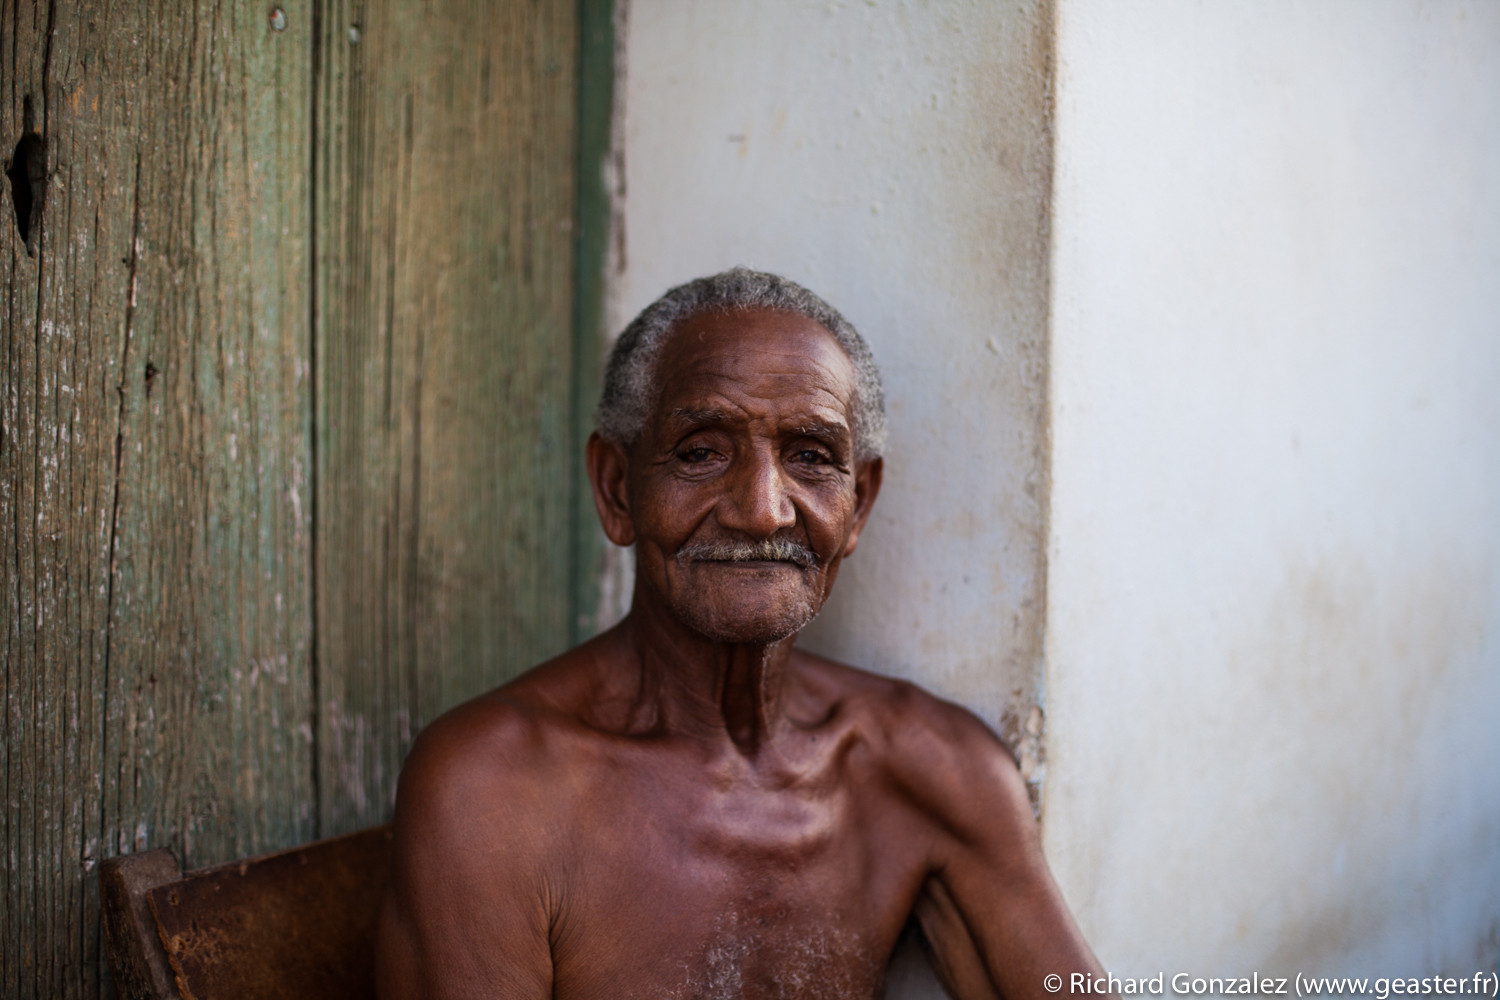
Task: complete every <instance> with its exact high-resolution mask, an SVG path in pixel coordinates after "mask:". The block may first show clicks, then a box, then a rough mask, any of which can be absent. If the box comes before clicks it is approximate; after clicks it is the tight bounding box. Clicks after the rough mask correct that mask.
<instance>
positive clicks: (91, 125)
mask: <svg viewBox="0 0 1500 1000" xmlns="http://www.w3.org/2000/svg"><path fill="white" fill-rule="evenodd" d="M608 23H609V21H608V10H607V9H606V8H605V7H603V6H602V5H601V7H600V9H598V10H595V7H594V5H593V4H589V3H586V4H584V5H583V7H582V8H580V7H579V5H578V4H577V3H576V2H532V0H507V2H493V3H486V2H479V0H475V2H469V3H464V2H458V0H401V2H396V0H385V2H380V0H372V2H368V3H337V2H327V0H325V2H319V3H314V2H309V0H285V2H282V3H280V4H279V5H276V4H271V3H264V2H260V3H248V4H246V3H227V2H214V0H180V2H176V3H164V4H140V3H136V2H134V0H131V2H116V3H108V2H97V0H91V2H80V3H75V4H58V3H55V2H52V3H41V2H39V0H3V2H0V144H3V146H4V152H5V155H6V156H7V157H8V158H9V159H10V160H11V161H12V162H10V163H8V164H7V166H8V168H9V170H10V177H9V179H10V183H8V184H7V185H5V187H6V193H5V194H4V196H3V197H0V201H3V209H0V211H3V219H0V223H3V224H0V267H3V268H4V276H3V279H0V285H3V293H0V294H3V300H0V347H3V352H4V354H3V361H0V632H3V636H0V650H3V653H0V655H3V659H4V673H5V688H4V702H3V710H4V716H3V720H0V725H3V734H0V736H3V743H0V747H3V754H4V757H3V763H0V790H3V794H4V800H5V809H4V813H3V818H0V823H3V826H0V841H3V848H4V853H3V858H0V897H3V904H0V906H3V909H0V938H3V942H0V995H3V996H6V997H12V996H14V997H20V996H27V997H30V996H47V997H52V996H67V997H73V996H93V995H96V994H98V993H100V992H101V990H104V991H105V992H107V986H106V985H105V984H104V980H105V979H106V978H107V976H106V974H105V972H104V971H103V968H102V966H103V958H102V954H101V951H100V936H99V929H98V904H97V899H98V892H97V885H96V883H95V879H94V872H95V870H96V866H97V864H98V862H99V861H100V860H102V859H103V858H105V857H108V856H110V855H113V854H117V853H120V852H125V851H133V850H140V849H143V848H148V847H157V846H163V845H167V846H171V847H172V848H174V850H176V851H177V853H178V855H179V857H180V858H182V859H183V860H184V861H185V862H186V863H187V864H188V865H190V866H197V865H202V864H207V863H212V862H217V861H221V860H225V859H229V858H233V857H237V856H242V855H245V854H250V853H255V852H259V851H263V850H268V849H272V848H276V847H281V846H285V845H289V844H293V843H297V842H301V841H305V840H310V839H313V838H315V837H318V836H327V835H330V834H333V833H337V832H342V831H344V830H348V829H354V828H358V827H360V826H365V825H368V824H371V823H375V822H380V821H382V820H383V819H385V818H387V817H388V815H389V810H390V804H391V800H392V796H393V793H394V785H395V777H396V773H397V771H398V770H399V767H400V762H401V760H402V758H403V757H404V755H405V752H406V750H407V748H408V746H409V745H410V742H411V739H412V737H413V736H414V735H415V733H416V732H417V730H418V729H419V728H420V727H421V725H422V724H423V723H424V722H426V721H430V720H431V719H432V718H433V716H434V715H436V714H437V713H438V712H440V711H442V710H443V709H445V708H446V707H448V706H450V705H452V704H454V703H456V702H458V701H461V700H463V699H465V698H467V697H470V696H472V695H474V694H476V693H478V692H480V691H482V690H484V689H486V688H488V687H491V686H493V685H494V684H496V683H499V682H501V681H503V680H505V679H506V678H508V677H510V676H513V675H514V674H515V673H516V672H518V671H520V670H522V669H524V668H525V667H527V666H530V665H531V664H534V663H536V662H538V661H539V660H541V659H543V658H545V657H546V656H549V655H551V654H553V653H556V652H558V651H560V650H561V649H563V648H564V647H565V646H566V645H567V643H568V642H569V640H570V638H572V637H573V636H574V634H575V633H576V631H577V629H576V622H577V620H578V616H577V609H578V605H579V601H580V600H581V599H582V597H581V595H584V594H585V593H586V591H587V586H586V584H587V580H586V576H587V573H588V567H589V566H590V564H591V563H590V559H591V556H590V553H591V552H592V551H593V548H592V545H593V542H592V538H593V536H592V534H591V533H590V532H588V531H587V530H584V528H581V527H580V526H584V527H585V528H586V526H587V522H586V521H585V520H584V519H582V518H581V517H580V516H579V513H580V510H581V505H580V503H579V502H578V496H577V493H578V487H579V485H580V478H579V463H578V461H577V459H576V453H577V445H578V442H579V439H580V436H581V434H582V433H583V429H584V428H583V424H582V422H581V418H582V415H583V414H584V413H586V411H587V402H585V401H582V400H581V399H580V397H581V396H588V395H591V393H592V389H593V385H594V384H595V382H594V377H593V370H594V366H595V365H597V360H598V359H597V352H596V349H595V345H596V343H597V340H596V334H597V330H596V329H595V328H594V326H593V323H594V320H595V318H596V316H597V311H596V310H597V306H596V303H597V287H596V286H597V278H596V274H597V270H598V268H597V259H598V253H597V251H598V244H599V239H598V233H599V225H600V224H599V222H598V220H597V219H594V218H592V217H586V216H585V215H580V211H579V204H580V201H579V193H580V190H581V191H582V193H583V195H584V198H583V202H582V204H583V206H584V207H583V211H584V212H585V213H589V212H596V213H597V212H598V211H600V209H598V205H599V198H598V194H597V191H596V190H595V189H596V188H597V170H596V169H593V167H595V166H597V164H596V163H595V162H594V161H593V160H590V159H587V158H586V160H585V162H588V163H590V164H591V167H590V169H588V170H585V171H584V173H583V174H582V175H581V176H583V177H584V179H585V181H586V183H584V184H582V185H579V183H578V178H579V176H580V174H579V172H578V170H577V169H576V166H577V164H578V163H579V162H580V161H579V149H580V134H581V135H582V136H583V145H582V148H583V149H584V150H585V152H586V153H588V156H589V157H597V156H598V155H600V154H601V153H602V140H601V139H600V136H601V135H602V130H603V128H604V124H603V123H604V122H605V121H606V116H605V115H604V114H603V113H602V112H600V111H599V110H598V109H599V108H607V106H608V76H609V74H608V72H607V70H600V69H599V68H598V67H595V68H594V69H593V70H590V71H586V72H584V73H583V74H582V75H580V62H579V52H580V44H579V43H580V31H581V27H580V26H581V24H582V26H583V28H585V29H587V30H583V31H582V37H583V40H584V42H585V47H584V49H583V51H585V52H590V51H592V52H595V53H596V54H597V55H596V56H595V57H591V58H603V59H604V60H606V61H607V60H608V58H609V55H610V51H611V49H610V43H609V42H608V38H607V36H608ZM591 37H592V38H594V39H595V44H594V45H593V48H589V47H588V46H589V39H590V38H591ZM600 38H603V39H604V41H603V42H599V39H600ZM580 80H582V82H583V84H584V87H583V90H582V92H580ZM580 101H582V106H583V108H584V114H583V116H582V119H580V114H579V109H580ZM591 107H592V108H594V110H593V111H590V110H589V109H590V108H591ZM580 121H582V122H583V126H584V127H583V129H582V132H581V133H580ZM591 129H592V131H591ZM33 133H34V135H35V138H34V139H31V140H27V142H25V143H22V139H23V137H24V136H26V135H28V134H33ZM18 147H19V150H18ZM18 151H19V155H17V153H18ZM28 168H29V169H28ZM28 197H29V198H30V199H31V200H32V201H33V202H40V203H42V207H41V209H40V211H39V213H38V212H29V213H24V214H25V215H26V218H25V220H24V222H25V223H26V225H25V226H24V227H23V225H22V221H23V220H21V219H19V218H18V217H17V212H16V206H18V205H22V204H23V203H24V202H25V201H26V199H27V198H28ZM590 206H595V207H594V208H591V207H590ZM23 228H25V229H27V233H26V235H27V237H29V239H27V240H23V238H22V229H23ZM580 233H581V234H583V235H584V236H585V239H584V240H583V241H582V242H583V244H584V247H583V248H584V251H585V252H584V253H582V254H580V253H578V252H577V248H578V246H579V245H580V244H579V240H578V239H576V237H577V236H578V235H579V234H580ZM590 241H592V242H590ZM28 244H29V246H28ZM579 274H582V275H583V276H584V279H585V280H583V281H582V282H580V281H579V280H578V279H577V275H579ZM575 301H576V302H581V303H582V306H583V308H582V309H580V308H577V307H576V306H575ZM579 343H583V344H585V345H587V347H586V349H585V350H583V351H578V350H576V349H575V348H576V345H577V344H579ZM570 625H573V626H574V627H571V628H570Z"/></svg>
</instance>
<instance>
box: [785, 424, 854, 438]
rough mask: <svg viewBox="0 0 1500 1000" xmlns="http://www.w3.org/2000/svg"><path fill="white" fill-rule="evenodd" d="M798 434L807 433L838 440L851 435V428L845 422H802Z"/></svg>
mask: <svg viewBox="0 0 1500 1000" xmlns="http://www.w3.org/2000/svg"><path fill="white" fill-rule="evenodd" d="M797 433H798V434H806V435H807V436H808V437H816V438H829V439H832V440H838V439H839V438H843V437H848V436H849V428H848V427H846V426H845V425H843V424H822V423H817V422H814V423H810V424H802V425H800V426H799V427H798V428H797Z"/></svg>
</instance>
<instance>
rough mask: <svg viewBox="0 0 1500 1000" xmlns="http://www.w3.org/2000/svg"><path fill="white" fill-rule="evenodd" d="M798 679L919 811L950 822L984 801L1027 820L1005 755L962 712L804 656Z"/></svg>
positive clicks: (897, 682) (915, 690)
mask: <svg viewBox="0 0 1500 1000" xmlns="http://www.w3.org/2000/svg"><path fill="white" fill-rule="evenodd" d="M806 676H807V677H809V678H810V684H811V685H813V686H814V688H815V689H817V688H819V687H821V688H822V690H821V691H820V692H819V695H820V699H827V702H828V704H829V705H830V706H836V709H835V710H836V711H837V712H839V713H841V714H844V715H846V716H847V717H848V718H849V720H850V722H851V723H852V724H853V725H854V726H855V727H857V728H858V729H859V731H860V732H861V734H862V735H863V737H864V739H865V741H866V743H867V744H868V745H869V748H870V750H871V751H872V754H871V756H872V758H873V759H874V760H876V761H878V762H879V764H880V766H881V767H882V769H883V770H884V771H885V772H886V774H887V776H888V777H889V778H890V779H891V781H892V782H893V783H894V785H895V786H897V787H899V788H901V789H903V790H904V791H905V792H906V793H907V794H908V795H910V796H911V797H912V798H913V799H915V800H917V801H918V802H919V803H920V804H921V806H922V808H923V809H924V810H925V811H927V812H929V813H930V814H932V815H934V816H953V815H954V814H955V813H962V812H965V811H967V810H968V809H969V807H970V804H972V803H977V802H980V801H983V800H986V799H992V800H999V801H1003V802H1004V803H1005V804H1006V805H1007V807H1011V806H1023V807H1024V809H1022V810H1021V812H1024V815H1025V817H1029V816H1030V812H1031V811H1030V806H1029V800H1028V799H1027V796H1026V792H1025V783H1024V781H1023V780H1022V779H1021V776H1020V772H1019V770H1018V769H1017V767H1016V764H1015V758H1014V757H1013V756H1012V754H1011V751H1010V749H1009V748H1008V747H1007V746H1006V745H1005V744H1004V743H1003V742H1002V741H1001V740H1000V737H999V736H997V735H996V734H995V731H994V730H993V729H991V728H990V727H989V726H988V725H986V724H985V722H984V721H983V720H982V719H980V718H979V717H978V716H977V715H975V714H974V713H973V712H972V711H970V710H969V709H967V708H965V707H963V706H962V705H958V704H955V703H954V702H951V701H947V700H945V699H943V698H940V697H939V696H937V695H935V694H933V693H932V692H930V691H927V690H925V689H924V688H922V687H920V686H919V685H917V684H914V683H912V682H910V681H906V680H901V679H898V678H894V677H887V676H884V675H881V674H877V673H873V672H871V671H868V670H862V669H860V668H858V667H853V666H850V665H848V664H844V663H839V662H837V661H835V660H830V659H827V658H825V657H819V656H812V655H811V654H809V659H808V661H807V669H806ZM990 804H991V805H996V804H998V801H991V802H990ZM1012 811H1014V810H1012ZM1021 812H1018V813H1017V815H1018V816H1019V815H1021Z"/></svg>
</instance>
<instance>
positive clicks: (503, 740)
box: [397, 657, 579, 821]
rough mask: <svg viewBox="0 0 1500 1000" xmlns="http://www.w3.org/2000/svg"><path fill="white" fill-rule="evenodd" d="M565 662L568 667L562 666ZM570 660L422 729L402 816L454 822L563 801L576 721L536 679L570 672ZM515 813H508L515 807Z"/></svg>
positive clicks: (411, 758)
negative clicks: (492, 809) (562, 781)
mask: <svg viewBox="0 0 1500 1000" xmlns="http://www.w3.org/2000/svg"><path fill="white" fill-rule="evenodd" d="M559 661H563V662H559ZM567 667H568V664H567V662H566V658H565V657H560V658H559V660H558V661H550V662H549V663H546V664H543V665H542V666H541V667H537V668H535V669H533V670H532V671H529V672H528V673H526V674H523V675H522V676H521V677H519V678H516V679H515V680H514V681H511V682H510V683H508V684H505V685H502V686H501V687H498V688H495V689H494V690H492V691H489V692H486V693H485V694H482V695H480V696H479V697H477V698H473V699H471V700H469V701H467V702H464V703H463V704H461V705H458V706H456V707H455V708H452V709H449V710H448V711H447V712H444V713H443V714H442V715H441V716H439V717H438V718H437V719H435V720H433V721H432V722H431V723H430V724H429V725H427V726H426V727H425V728H423V730H422V732H421V734H420V735H419V736H418V737H417V739H416V742H415V743H414V744H413V745H412V749H411V752H410V753H409V754H408V755H407V758H406V762H405V764H403V765H402V769H401V780H400V783H399V786H398V790H397V813H398V818H400V815H401V814H402V813H406V814H422V815H428V816H432V817H434V818H438V817H442V818H443V819H444V821H450V820H452V819H454V818H457V817H463V816H467V815H469V814H474V813H478V812H482V811H483V810H485V809H486V808H488V807H489V806H492V805H495V804H498V803H499V802H501V801H502V800H503V801H505V802H507V803H510V804H512V806H514V805H520V804H522V803H525V802H527V801H528V800H530V799H532V798H535V799H536V802H535V803H534V806H535V807H536V808H537V809H541V807H542V806H543V805H544V804H545V803H548V802H554V803H555V802H556V801H557V795H556V788H557V785H556V783H555V779H556V778H557V777H558V776H559V773H560V772H562V771H564V770H566V768H567V762H568V758H569V757H570V754H569V752H568V747H569V746H570V744H571V743H573V742H576V733H577V731H578V729H579V727H578V724H577V720H576V719H575V718H573V717H572V716H571V715H570V714H569V713H567V712H566V711H564V710H563V709H562V708H561V707H559V705H558V704H556V703H554V702H553V701H552V700H550V699H549V698H548V697H547V693H546V691H547V687H546V685H545V684H541V685H538V683H537V675H538V674H540V675H541V676H542V677H543V678H546V677H547V676H549V675H553V676H555V675H557V674H559V673H562V674H565V673H566V671H567ZM508 811H509V808H508Z"/></svg>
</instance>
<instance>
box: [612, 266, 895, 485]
mask: <svg viewBox="0 0 1500 1000" xmlns="http://www.w3.org/2000/svg"><path fill="white" fill-rule="evenodd" d="M737 309H775V310H777V311H778V312H789V313H796V314H798V315H800V316H806V317H807V318H808V319H810V320H812V321H813V322H815V323H817V324H819V325H821V326H822V327H823V328H824V329H826V330H827V331H828V332H829V333H831V334H833V336H834V339H835V340H837V341H838V342H839V346H840V347H842V348H843V349H844V353H845V354H847V355H849V360H850V361H852V362H854V400H853V413H852V414H851V418H852V424H853V426H852V427H851V428H850V430H851V432H852V433H853V435H854V452H855V460H856V461H861V462H863V461H866V460H868V459H871V458H875V457H877V456H879V455H880V453H881V451H882V450H883V449H884V448H885V394H884V391H883V390H882V389H881V385H880V369H878V368H876V367H875V357H874V355H872V354H871V353H870V345H868V344H866V343H865V340H864V338H863V337H861V336H860V335H859V332H858V331H856V330H855V329H854V327H853V325H852V324H850V322H849V321H848V320H846V319H845V318H844V317H843V316H841V315H839V312H838V310H837V309H835V308H833V306H831V305H829V304H828V303H827V302H824V301H823V300H822V299H821V298H819V297H818V296H817V295H814V294H813V293H812V292H810V291H808V290H807V289H806V288H803V287H802V286H801V285H799V284H797V283H795V282H792V281H788V280H787V279H786V278H782V277H779V276H778V275H774V274H767V273H765V272H764V271H751V270H749V269H748V268H743V267H736V268H733V269H732V270H729V271H725V272H723V273H722V274H715V275H712V276H710V277H707V278H699V279H698V280H696V281H689V282H688V283H687V284H685V285H678V286H677V287H676V288H673V289H672V290H671V291H669V292H667V293H666V294H665V295H663V296H662V297H661V298H659V299H657V300H656V301H655V302H653V303H651V304H650V305H649V306H647V307H646V308H645V309H643V310H642V311H641V314H640V315H639V316H637V317H636V318H635V319H634V320H632V321H631V323H630V325H629V326H627V327H626V328H625V332H624V333H622V334H620V339H619V340H617V341H615V346H614V350H612V351H610V354H609V365H608V367H606V368H605V370H604V391H603V393H602V394H601V395H600V397H599V405H598V406H597V407H596V408H595V409H594V427H595V429H596V430H598V432H599V436H600V437H602V438H604V439H605V440H607V441H614V442H616V443H619V444H623V445H630V444H634V443H635V440H636V438H638V437H640V434H641V430H642V429H643V428H644V427H645V426H646V418H647V417H648V416H649V415H650V413H651V407H652V406H653V405H654V404H655V402H656V397H657V393H658V391H659V387H658V386H657V384H656V360H657V358H658V356H660V354H661V349H662V346H663V345H664V344H665V343H666V342H667V335H668V334H669V333H671V332H672V331H673V330H675V329H676V328H677V327H678V326H679V325H681V324H682V323H685V322H687V321H688V320H690V319H692V318H693V317H695V316H701V315H703V314H704V313H710V312H727V311H731V310H737Z"/></svg>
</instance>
